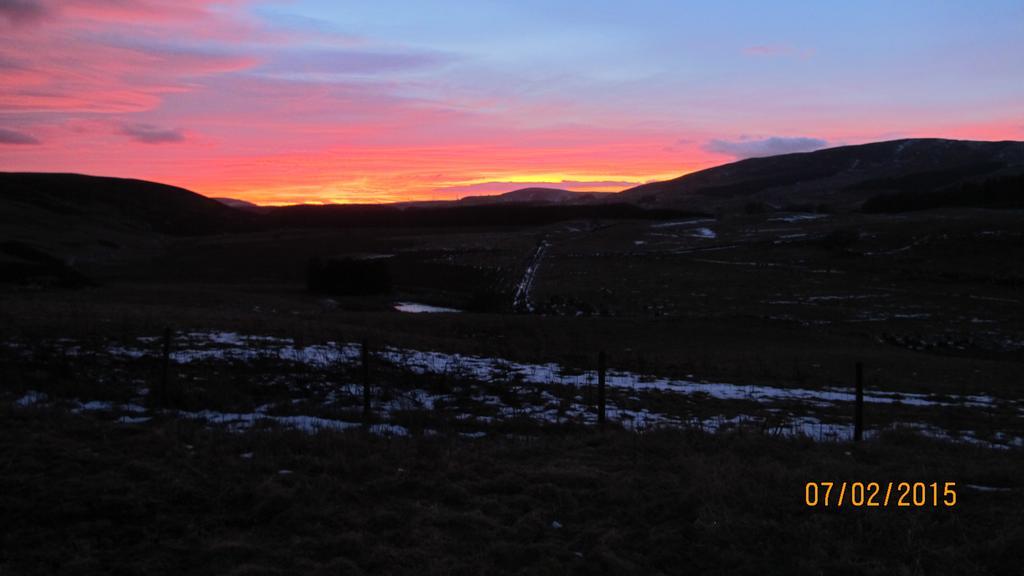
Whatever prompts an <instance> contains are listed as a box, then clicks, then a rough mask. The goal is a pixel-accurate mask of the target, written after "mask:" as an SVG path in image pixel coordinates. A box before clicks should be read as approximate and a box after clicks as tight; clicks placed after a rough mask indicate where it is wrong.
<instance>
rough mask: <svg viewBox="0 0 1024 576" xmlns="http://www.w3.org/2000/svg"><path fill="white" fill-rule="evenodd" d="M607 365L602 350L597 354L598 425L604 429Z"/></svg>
mask: <svg viewBox="0 0 1024 576" xmlns="http://www.w3.org/2000/svg"><path fill="white" fill-rule="evenodd" d="M607 364H608V358H607V355H606V354H605V353H604V350H601V351H600V352H598V354H597V425H598V426H600V427H601V428H602V429H603V428H604V422H605V398H604V383H605V372H607V370H608V366H607Z"/></svg>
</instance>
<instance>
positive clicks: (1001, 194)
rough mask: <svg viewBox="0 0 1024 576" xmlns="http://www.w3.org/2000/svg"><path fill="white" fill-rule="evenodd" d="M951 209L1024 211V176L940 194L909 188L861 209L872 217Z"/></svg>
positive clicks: (968, 184) (872, 200) (972, 184)
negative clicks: (885, 214) (882, 214)
mask: <svg viewBox="0 0 1024 576" xmlns="http://www.w3.org/2000/svg"><path fill="white" fill-rule="evenodd" d="M947 206H960V207H974V208H998V209H1013V208H1024V174H1017V175H1013V176H1003V177H998V178H990V179H988V180H984V181H981V182H965V183H963V184H960V185H958V186H953V187H949V188H946V189H942V190H938V191H921V190H918V189H914V188H911V189H908V190H904V191H901V192H894V193H889V194H880V195H878V196H874V197H871V198H869V199H867V200H866V201H865V202H864V204H863V205H862V206H861V210H862V211H863V212H866V213H869V214H879V213H892V212H912V211H916V210H930V209H932V208H942V207H947Z"/></svg>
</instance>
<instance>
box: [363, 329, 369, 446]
mask: <svg viewBox="0 0 1024 576" xmlns="http://www.w3.org/2000/svg"><path fill="white" fill-rule="evenodd" d="M369 425H370V343H369V340H368V339H367V338H363V426H367V427H368V426H369Z"/></svg>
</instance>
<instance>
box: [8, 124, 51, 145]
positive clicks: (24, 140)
mask: <svg viewBox="0 0 1024 576" xmlns="http://www.w3.org/2000/svg"><path fill="white" fill-rule="evenodd" d="M0 144H22V145H26V144H28V145H31V144H41V142H39V140H37V139H36V138H35V137H33V136H32V135H31V134H25V133H24V132H18V131H16V130H7V129H5V128H0Z"/></svg>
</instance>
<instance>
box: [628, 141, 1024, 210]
mask: <svg viewBox="0 0 1024 576" xmlns="http://www.w3.org/2000/svg"><path fill="white" fill-rule="evenodd" d="M1020 172H1024V142H1016V141H1001V142H980V141H969V140H943V139H936V138H918V139H904V140H892V141H887V142H874V143H870V144H859V145H853V146H840V147H836V148H826V149H824V150H817V151H814V152H803V153H796V154H783V155H779V156H768V157H762V158H749V159H746V160H740V161H738V162H733V163H730V164H724V165H721V166H715V167H713V168H708V169H705V170H700V171H698V172H693V173H690V174H686V175H684V176H680V177H679V178H675V179H672V180H666V181H663V182H652V183H649V184H644V185H641V186H636V187H634V188H630V189H628V190H624V191H623V192H620V193H619V194H617V195H615V196H616V200H617V201H625V202H630V203H638V204H642V205H650V206H661V207H673V208H690V209H693V208H698V209H704V210H707V209H712V208H723V209H736V208H738V207H740V206H741V205H744V204H750V203H763V204H766V205H770V206H773V207H776V208H783V207H785V206H786V205H805V204H830V205H833V206H835V207H838V208H841V209H851V208H856V207H857V206H859V204H860V203H862V202H864V201H865V200H866V199H868V198H870V197H872V196H874V195H876V194H879V193H882V192H891V191H893V186H894V185H897V184H898V185H900V186H903V187H906V186H910V185H913V184H914V183H915V182H916V183H917V184H919V188H920V190H921V191H922V192H925V191H928V190H931V189H938V188H941V187H943V186H951V185H955V184H959V183H963V182H966V181H970V180H973V179H977V178H980V177H993V176H1001V175H1013V174H1017V173H1020ZM898 179H902V182H898Z"/></svg>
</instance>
